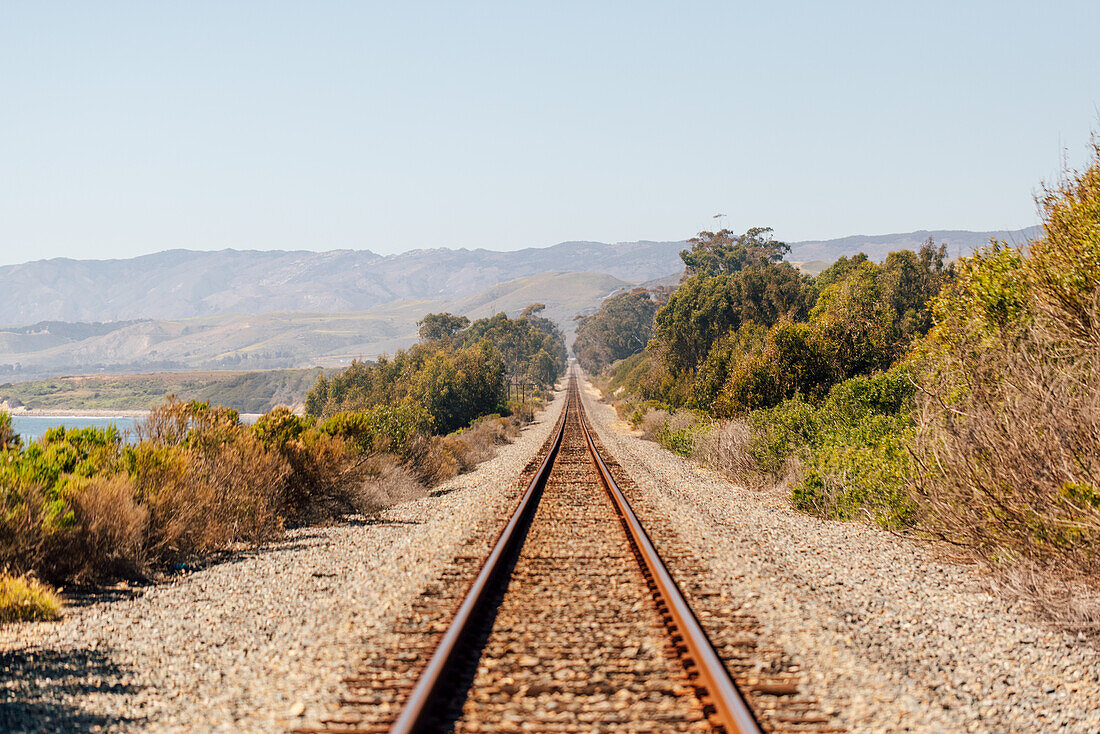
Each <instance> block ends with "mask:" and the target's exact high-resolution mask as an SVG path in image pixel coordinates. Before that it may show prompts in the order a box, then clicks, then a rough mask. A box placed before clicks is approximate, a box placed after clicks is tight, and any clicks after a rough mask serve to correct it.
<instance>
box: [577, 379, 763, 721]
mask: <svg viewBox="0 0 1100 734" xmlns="http://www.w3.org/2000/svg"><path fill="white" fill-rule="evenodd" d="M579 400H580V396H579V395H578V410H577V413H578V415H579V416H580V424H581V430H583V431H584V438H585V441H586V442H587V443H588V451H589V453H591V455H592V460H593V462H594V463H595V464H596V469H597V470H598V471H599V474H600V479H601V480H602V481H603V484H604V487H606V488H607V493H608V494H609V495H610V496H611V501H612V502H613V503H614V505H615V511H616V512H617V513H618V515H619V518H620V519H621V520H622V523H623V526H624V527H625V528H626V530H627V534H628V535H629V536H630V539H631V541H632V543H633V544H634V547H635V548H636V549H637V551H638V555H639V557H640V558H641V560H642V561H643V563H644V564H645V566H646V568H647V569H648V570H649V573H650V574H651V575H652V578H653V581H654V583H655V584H656V586H657V590H658V592H659V593H660V595H661V597H662V598H663V600H664V602H665V605H666V606H667V607H668V611H669V614H670V616H671V619H672V622H673V625H674V626H675V629H676V631H677V633H678V634H679V636H680V638H681V639H682V640H683V644H684V646H685V647H686V648H687V653H688V655H687V656H688V657H689V658H690V659H691V660H692V661H693V662H694V663H695V670H696V672H697V674H698V676H699V678H700V680H701V682H702V683H703V686H704V687H705V689H706V692H707V694H708V695H709V698H710V701H711V704H712V705H713V706H714V709H715V714H716V715H717V717H718V719H719V720H720V721H721V723H722V725H723V726H724V727H725V728H726V731H727V732H729V734H759V733H760V732H761V729H760V724H759V723H758V722H757V721H756V717H755V716H753V713H752V709H750V708H749V705H748V703H746V702H745V698H744V696H742V695H741V692H740V691H739V690H738V689H737V685H736V684H735V683H734V682H733V679H732V678H730V675H729V671H727V670H726V666H725V665H724V664H723V663H722V660H721V659H720V658H719V657H718V653H717V652H716V651H715V649H714V646H713V645H712V644H711V642H710V638H709V637H707V633H706V632H705V631H704V630H703V627H702V626H701V625H700V624H699V620H698V619H696V617H695V614H694V613H693V612H692V611H691V607H690V606H689V605H688V603H687V600H686V599H684V595H683V594H682V593H681V592H680V587H679V586H677V585H676V581H675V580H674V579H673V578H672V574H670V573H669V571H668V568H667V567H666V566H665V564H664V561H662V560H661V556H660V555H659V554H658V553H657V549H656V548H655V547H654V546H653V541H651V540H650V539H649V534H648V533H646V531H645V528H643V527H642V524H641V523H640V522H639V521H638V517H637V515H635V514H634V510H632V509H631V507H630V503H629V502H628V501H627V499H626V496H625V495H624V494H623V493H622V490H620V489H619V485H618V484H616V483H615V478H614V477H612V476H611V472H610V471H609V470H608V468H607V465H606V464H605V463H604V461H603V458H601V457H600V452H599V451H598V450H597V449H596V444H595V442H594V441H593V440H592V434H591V433H589V430H588V421H587V419H586V418H585V415H584V409H583V407H581V406H580V405H579Z"/></svg>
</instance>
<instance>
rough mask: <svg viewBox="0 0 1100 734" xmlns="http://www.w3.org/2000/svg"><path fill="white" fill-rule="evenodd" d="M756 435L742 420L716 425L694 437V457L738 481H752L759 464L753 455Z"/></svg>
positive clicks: (753, 481) (756, 476) (754, 479)
mask: <svg viewBox="0 0 1100 734" xmlns="http://www.w3.org/2000/svg"><path fill="white" fill-rule="evenodd" d="M755 439H756V435H755V433H754V432H753V430H752V427H751V426H749V424H748V423H746V422H745V421H743V420H732V421H726V422H724V423H719V424H717V425H716V426H715V427H714V428H712V429H711V430H708V431H701V432H700V433H699V434H698V435H697V437H696V445H695V451H694V457H695V458H696V459H697V460H699V461H700V462H701V463H703V464H704V465H705V466H709V467H712V468H714V469H716V470H718V471H719V472H721V473H722V474H725V475H726V476H727V477H730V478H731V479H734V480H736V481H739V482H745V483H755V481H756V480H757V478H758V477H759V474H760V467H759V464H758V463H757V461H756V457H755V455H754V451H753V448H754V444H755V443H756V441H755Z"/></svg>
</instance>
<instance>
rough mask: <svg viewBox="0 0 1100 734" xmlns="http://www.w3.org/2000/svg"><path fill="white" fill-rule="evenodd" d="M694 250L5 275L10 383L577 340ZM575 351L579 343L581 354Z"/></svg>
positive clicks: (859, 244) (44, 267) (668, 280)
mask: <svg viewBox="0 0 1100 734" xmlns="http://www.w3.org/2000/svg"><path fill="white" fill-rule="evenodd" d="M1037 229H1038V228H1031V229H1026V230H1016V231H1004V232H968V231H955V230H936V231H920V232H909V233H902V234H891V235H880V236H873V237H871V236H855V237H846V238H842V239H836V240H824V241H807V242H797V243H793V244H792V246H791V252H790V255H789V259H790V260H791V261H792V262H798V263H801V265H802V267H803V268H804V269H806V270H807V271H810V272H814V271H816V270H820V268H822V267H824V266H825V265H827V264H828V263H829V262H831V261H833V260H835V259H836V258H837V257H840V256H841V255H851V254H855V253H856V252H859V251H864V252H867V254H868V255H870V256H871V257H872V258H873V259H881V258H882V257H884V256H885V255H886V253H887V252H890V251H892V250H897V249H902V248H905V247H909V248H915V247H918V246H919V245H920V243H921V242H923V241H925V240H926V239H928V238H929V237H932V238H933V239H934V240H935V241H936V242H937V243H939V242H943V243H946V244H947V246H948V250H949V253H950V254H951V255H952V256H953V255H955V254H957V253H959V252H969V251H970V250H971V249H972V248H973V247H976V246H979V245H981V244H984V243H986V242H988V241H989V239H990V238H996V239H1004V240H1008V241H1009V242H1016V243H1023V242H1025V241H1026V240H1027V239H1028V238H1030V237H1034V236H1036V234H1037ZM686 246H687V243H686V242H652V241H640V242H622V243H617V244H603V243H599V242H564V243H561V244H558V245H554V246H552V247H545V248H527V249H524V250H515V251H511V252H495V251H490V250H482V249H476V250H467V249H460V250H452V249H431V250H414V251H411V252H405V253H401V254H399V255H388V256H382V255H378V254H376V253H373V252H370V251H369V250H335V251H329V252H311V251H256V250H221V251H217V252H196V251H189V250H169V251H165V252H158V253H155V254H152V255H145V256H142V257H135V258H130V259H124V260H73V259H63V258H62V259H52V260H39V261H35V262H29V263H24V264H21V265H9V266H5V267H0V293H2V294H3V295H4V297H3V298H2V299H0V324H4V323H6V324H13V325H14V326H9V327H0V379H3V380H25V379H35V378H41V377H51V376H56V375H64V374H82V373H104V372H125V371H132V372H141V371H149V370H195V369H268V368H292V367H308V366H312V365H322V366H332V367H335V366H339V365H342V364H346V363H347V362H348V361H350V360H351V359H352V358H355V357H365V358H373V357H375V356H377V355H378V354H382V353H387V352H392V351H393V350H395V349H398V348H401V347H405V346H408V345H409V344H411V343H413V342H414V341H415V339H416V322H417V320H418V319H420V318H422V317H423V316H424V314H426V313H429V312H438V311H450V312H453V313H457V314H463V315H466V316H469V317H470V318H479V317H481V316H490V315H492V314H494V313H499V312H505V313H508V314H511V315H515V314H518V313H519V311H521V310H522V309H523V308H524V307H525V306H527V305H528V304H530V303H534V302H541V303H544V304H546V311H545V315H546V316H548V317H549V318H551V319H553V320H555V321H556V322H557V323H558V324H560V325H561V326H562V329H563V330H564V331H565V332H566V336H567V338H571V336H572V332H573V329H574V321H573V319H574V317H575V316H576V315H578V314H588V313H592V312H593V311H595V310H596V309H597V308H598V307H599V304H600V303H601V302H602V301H603V299H604V298H606V297H607V296H609V295H611V294H613V293H616V292H619V291H621V290H622V289H624V288H629V287H631V286H632V285H635V284H639V283H662V284H672V283H675V282H676V281H677V280H678V277H679V273H680V272H681V271H682V262H681V260H680V257H679V253H680V251H681V250H682V249H684V248H685V247H686ZM570 340H571V339H570Z"/></svg>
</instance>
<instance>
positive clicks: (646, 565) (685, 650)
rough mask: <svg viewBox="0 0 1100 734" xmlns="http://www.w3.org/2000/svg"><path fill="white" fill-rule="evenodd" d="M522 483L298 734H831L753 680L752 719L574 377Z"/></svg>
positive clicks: (732, 652) (731, 657)
mask: <svg viewBox="0 0 1100 734" xmlns="http://www.w3.org/2000/svg"><path fill="white" fill-rule="evenodd" d="M532 469H533V471H532ZM525 474H530V475H531V476H530V479H529V481H528V482H527V483H526V488H525V490H524V491H523V493H522V495H521V497H520V499H519V501H518V503H517V506H516V508H515V510H514V512H513V513H512V515H511V516H510V517H509V519H508V521H507V524H506V525H505V527H504V529H503V530H502V531H500V533H499V536H498V537H497V538H496V539H495V542H493V543H492V544H491V547H490V548H491V549H490V550H489V552H488V556H487V558H484V560H483V562H479V559H477V558H476V557H475V556H474V555H473V554H471V555H470V556H467V557H463V558H459V559H457V560H456V564H455V565H454V566H453V567H452V568H451V569H449V570H448V572H446V573H445V575H444V578H443V579H441V580H440V584H439V585H437V586H433V588H430V589H428V590H426V591H425V593H424V594H422V595H421V600H420V602H419V604H418V606H417V608H416V609H414V610H413V613H412V614H411V615H410V616H409V618H408V619H407V620H406V622H405V628H404V629H399V630H398V631H397V632H398V637H397V640H396V641H395V644H394V645H393V646H392V647H393V649H392V650H391V652H390V654H382V655H378V656H376V657H375V658H373V659H370V660H367V661H365V663H364V670H363V671H362V672H361V673H360V674H359V675H356V676H353V677H351V678H349V679H347V681H346V682H347V684H348V686H349V688H350V690H351V694H350V695H348V696H346V697H345V699H344V701H343V704H344V705H343V707H342V711H341V712H340V714H338V715H336V716H333V717H331V718H329V719H327V720H325V721H324V726H322V727H321V728H319V729H301V730H299V731H302V732H312V731H323V732H348V733H350V732H371V733H375V732H377V733H381V732H386V731H390V732H401V733H405V732H434V731H450V730H453V731H456V732H474V731H493V732H496V731H546V732H579V731H624V732H627V731H629V732H639V731H651V732H665V731H726V732H731V733H734V732H759V731H762V730H764V731H792V732H794V731H815V732H822V731H833V729H831V728H829V727H826V726H823V725H825V724H826V723H827V721H826V719H825V718H824V717H821V716H819V715H817V714H816V712H815V711H814V709H815V708H816V706H815V704H816V701H814V700H813V699H808V698H807V697H805V696H799V695H797V694H798V685H797V677H798V676H793V677H792V676H791V675H789V674H784V673H779V674H773V675H771V676H770V677H769V676H765V677H764V678H761V677H760V675H759V674H757V675H755V676H750V678H749V679H747V680H748V690H747V693H748V698H750V699H751V700H752V702H753V703H754V704H756V705H757V706H756V708H758V709H761V711H758V712H757V713H754V711H753V708H752V707H750V705H749V704H748V703H747V702H746V696H743V695H742V693H741V691H740V690H739V689H738V687H737V685H736V684H735V682H734V679H733V677H731V675H730V673H729V671H728V669H727V664H728V663H731V662H732V663H734V664H736V662H737V660H738V659H740V660H742V662H744V660H743V659H744V657H745V653H746V650H747V651H748V652H750V653H751V652H752V649H751V648H753V646H754V645H753V644H752V643H751V641H750V642H749V643H746V642H745V637H744V630H737V629H734V630H733V634H732V636H731V634H729V633H728V632H727V631H726V630H721V631H720V634H719V642H720V643H721V645H720V646H719V649H716V647H715V645H714V644H712V642H711V639H710V637H708V633H707V631H706V630H705V629H704V627H703V625H701V624H700V622H699V619H698V618H697V616H696V613H695V612H693V610H692V608H691V606H690V605H689V602H688V599H686V598H685V595H684V594H683V593H682V592H681V590H680V587H679V586H678V585H677V583H676V581H675V580H674V579H673V575H672V573H670V571H669V569H668V568H667V567H666V565H665V562H664V561H663V560H662V559H661V557H660V555H658V553H657V550H656V548H655V547H654V543H653V541H652V540H651V539H650V536H649V534H647V532H646V530H645V529H644V528H643V527H642V524H641V522H640V521H639V520H638V517H637V516H636V515H635V513H634V511H633V509H632V508H631V505H630V503H629V502H628V500H627V497H626V495H625V494H624V492H623V491H622V490H621V489H620V488H619V484H618V482H617V481H616V479H615V477H614V472H613V471H612V470H611V469H610V468H609V467H608V461H607V460H606V459H605V457H604V456H603V455H601V448H600V446H599V445H598V440H597V439H595V437H594V436H593V434H592V433H591V431H590V430H589V427H588V425H587V422H586V420H585V417H584V410H583V407H582V406H581V400H580V395H579V390H578V388H577V384H576V378H575V377H572V378H571V379H570V385H569V395H568V398H567V402H566V406H565V409H564V410H563V412H562V416H561V418H560V419H559V421H558V423H557V425H556V426H555V428H554V430H553V432H552V434H551V438H550V439H549V440H548V441H547V444H546V445H544V447H543V449H542V451H541V452H540V456H539V458H537V459H536V460H535V461H533V462H532V464H531V465H529V468H528V471H527V472H525ZM475 569H477V570H476V571H475ZM462 576H467V577H469V576H473V581H472V582H469V581H467V582H466V583H465V584H462V583H461V582H460V581H459V579H460V578H461V577H462ZM454 585H460V586H461V588H462V589H464V590H465V594H464V595H462V596H457V595H455V594H454V593H448V587H450V586H454ZM694 591H695V594H693V595H692V596H693V597H698V598H699V599H702V600H704V601H705V600H707V599H708V598H709V597H714V596H717V595H716V594H713V593H707V592H705V591H700V590H699V589H698V588H695V589H694ZM441 607H449V608H450V609H451V612H450V618H449V619H447V618H446V616H443V617H442V618H441V614H440V608H441ZM707 616H708V617H713V616H714V615H713V614H710V613H708V614H707ZM735 621H736V619H735ZM712 626H713V625H712ZM735 627H736V625H735ZM713 631H714V630H713V629H712V632H713ZM764 653H765V654H764V657H765V658H766V657H767V651H764ZM773 657H774V656H773ZM770 664H771V667H773V668H775V667H776V666H775V661H774V660H773V661H771V663H770ZM742 667H744V666H742ZM752 667H754V668H755V669H756V670H757V671H759V670H760V669H761V665H760V664H759V662H757V663H756V664H755V665H754V666H752ZM765 668H766V666H765ZM760 704H765V705H764V706H763V707H762V706H761V705H760ZM760 714H763V716H761V715H760ZM761 724H763V726H761Z"/></svg>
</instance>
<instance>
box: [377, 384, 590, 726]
mask: <svg viewBox="0 0 1100 734" xmlns="http://www.w3.org/2000/svg"><path fill="white" fill-rule="evenodd" d="M570 402H571V401H570V400H567V401H566V404H565V408H564V409H563V410H562V412H561V418H560V419H559V425H558V428H557V431H558V433H557V436H556V437H555V438H554V443H553V445H552V446H551V448H550V451H548V452H547V453H546V458H544V459H543V460H542V464H540V465H539V469H538V471H537V472H535V476H534V477H533V478H532V479H531V482H530V483H529V484H528V485H527V489H526V490H525V491H524V493H523V497H522V498H521V499H520V501H519V504H518V505H517V506H516V509H515V511H514V512H513V513H512V517H511V518H510V519H509V520H508V524H507V525H505V526H504V529H503V530H502V531H501V532H500V535H499V536H498V537H497V540H496V542H495V543H494V544H493V550H492V552H491V553H490V554H489V557H488V558H487V559H486V561H485V565H484V566H482V568H481V572H480V573H478V575H477V578H475V579H474V582H473V584H471V586H470V589H469V591H467V592H466V597H465V598H464V599H463V601H462V604H461V605H460V606H459V608H458V611H457V612H456V613H455V616H454V620H453V621H452V622H451V624H450V626H449V627H448V628H447V632H446V634H444V635H443V639H442V640H440V642H439V647H437V648H436V650H435V653H434V654H433V655H432V658H431V660H429V661H428V666H427V667H426V668H425V669H424V672H423V673H421V675H420V678H419V679H418V680H417V682H416V686H415V687H414V688H413V690H412V691H411V692H410V693H409V698H408V700H407V701H406V703H405V706H404V708H403V709H402V710H401V715H400V716H398V717H397V720H396V721H395V722H394V723H393V726H392V727H390V732H391V734H411V733H412V732H421V731H431V729H430V728H429V727H430V726H431V724H432V722H431V717H432V715H433V711H432V704H433V702H434V701H435V700H436V697H437V695H438V694H440V693H441V692H442V688H443V686H444V685H446V683H447V681H446V680H445V679H444V673H445V672H446V671H447V669H448V668H450V667H451V665H452V664H453V662H454V657H455V652H456V651H457V649H458V648H459V645H460V644H461V642H462V639H463V638H464V637H465V636H466V635H467V633H468V631H469V630H470V628H471V627H472V626H473V625H474V624H476V620H475V619H474V612H475V611H476V610H477V609H478V607H480V606H481V605H482V603H483V602H484V601H485V600H486V598H487V597H488V596H489V595H490V594H491V593H492V589H493V586H494V584H493V581H494V580H495V577H496V576H498V574H499V573H500V572H501V571H502V569H503V566H504V561H505V559H506V558H507V557H508V555H509V553H510V551H512V550H513V549H514V546H515V544H516V543H517V542H518V541H519V540H520V535H521V533H520V532H519V529H520V527H521V526H522V525H523V524H524V523H525V522H526V521H527V520H528V519H530V516H531V515H533V514H534V511H535V509H536V508H537V507H538V503H537V502H535V501H533V498H534V497H535V495H536V494H537V493H538V491H539V489H540V488H541V487H542V486H543V485H545V483H546V478H547V477H548V476H549V474H550V467H551V466H553V464H554V458H555V457H556V456H557V454H558V449H560V448H561V443H562V438H563V437H564V436H565V422H566V418H567V416H568V413H569V409H570Z"/></svg>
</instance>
